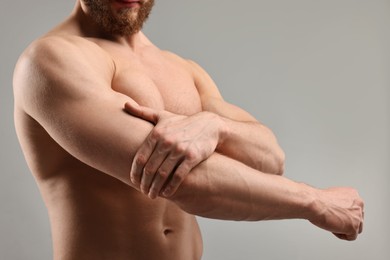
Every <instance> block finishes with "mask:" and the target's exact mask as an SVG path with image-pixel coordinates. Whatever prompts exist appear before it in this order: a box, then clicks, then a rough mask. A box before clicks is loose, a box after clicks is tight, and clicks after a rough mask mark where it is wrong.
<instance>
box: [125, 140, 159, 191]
mask: <svg viewBox="0 0 390 260" xmlns="http://www.w3.org/2000/svg"><path fill="white" fill-rule="evenodd" d="M156 143H157V140H156V139H155V138H153V137H152V135H151V134H150V135H149V136H148V137H147V138H146V140H145V141H144V142H143V143H142V145H141V147H140V148H139V149H138V151H137V153H136V155H135V156H134V159H133V163H132V165H131V170H130V180H131V182H132V183H133V184H135V185H139V184H140V183H141V177H142V173H143V169H144V168H145V165H146V163H147V162H148V161H149V157H150V156H151V154H152V153H153V151H154V148H155V146H156Z"/></svg>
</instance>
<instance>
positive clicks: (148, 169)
mask: <svg viewBox="0 0 390 260" xmlns="http://www.w3.org/2000/svg"><path fill="white" fill-rule="evenodd" d="M144 174H145V175H146V176H151V175H153V174H154V171H153V169H152V168H151V167H145V168H144Z"/></svg>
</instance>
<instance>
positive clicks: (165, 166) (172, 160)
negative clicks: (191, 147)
mask: <svg viewBox="0 0 390 260" xmlns="http://www.w3.org/2000/svg"><path fill="white" fill-rule="evenodd" d="M181 161H182V159H181V156H174V155H172V154H169V155H168V156H167V158H166V159H165V160H164V162H163V163H162V164H161V166H160V168H159V169H158V170H157V173H156V175H155V176H154V179H153V183H152V185H151V187H150V191H149V197H150V198H152V199H154V198H156V197H157V195H158V194H160V193H161V189H162V188H163V186H164V184H166V182H167V180H168V177H169V176H171V175H172V174H173V173H174V171H175V168H176V167H177V165H179V164H180V163H181Z"/></svg>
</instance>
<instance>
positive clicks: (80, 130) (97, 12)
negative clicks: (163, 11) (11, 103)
mask: <svg viewBox="0 0 390 260" xmlns="http://www.w3.org/2000/svg"><path fill="white" fill-rule="evenodd" d="M153 3H154V1H153V0H138V1H135V0H122V1H120V0H111V1H110V0H77V2H76V5H75V8H74V11H73V12H72V14H71V15H70V17H69V18H68V19H66V20H65V21H64V22H63V23H62V24H60V25H59V26H57V27H56V28H54V29H53V30H52V31H50V32H49V33H48V34H46V35H45V36H43V37H42V38H40V39H38V40H37V41H35V42H34V43H32V44H31V45H30V46H29V47H28V48H27V50H26V51H25V52H24V53H23V54H22V55H21V58H20V59H19V61H18V64H17V66H16V69H15V74H14V95H15V125H16V130H17V134H18V137H19V140H20V143H21V146H22V149H23V151H24V154H25V157H26V160H27V162H28V165H29V167H30V169H31V171H32V173H33V174H34V176H35V178H36V180H37V184H38V186H39V189H40V191H41V193H42V196H43V199H44V201H45V204H46V206H47V208H48V212H49V217H50V223H51V229H52V237H53V247H54V258H55V259H65V260H66V259H94V260H96V259H161V260H172V259H177V260H190V259H200V258H201V255H202V239H201V235H200V232H199V228H198V225H197V223H196V220H195V217H194V215H199V216H204V217H209V218H217V219H230V220H245V221H257V220H264V219H288V218H302V219H307V220H309V221H310V222H311V223H313V224H314V225H316V226H318V227H320V228H323V229H325V230H327V231H330V232H332V233H334V234H335V235H336V236H337V237H339V238H341V239H346V240H354V239H356V237H357V236H358V234H359V233H360V232H361V231H362V223H363V201H362V200H361V198H360V197H359V195H358V193H357V192H356V191H355V190H354V189H351V188H344V187H338V188H330V189H325V190H320V189H315V188H312V187H310V186H308V185H305V184H302V183H296V182H293V181H290V180H288V179H286V178H285V177H283V176H281V174H282V173H283V170H284V169H283V163H284V154H283V151H282V150H281V149H280V147H279V146H278V144H277V141H276V139H275V137H274V135H273V134H272V132H271V131H270V130H269V129H268V128H266V127H265V126H263V125H261V124H260V123H259V122H257V121H256V120H255V119H254V118H253V117H252V116H250V115H249V114H248V113H247V112H245V111H243V110H242V109H240V108H237V107H235V106H233V105H230V104H228V103H226V102H225V101H224V100H223V99H222V97H221V95H220V93H219V92H218V89H217V87H216V86H215V84H214V83H213V81H212V80H211V78H210V77H209V76H208V75H207V73H206V72H205V71H204V70H202V68H200V67H199V66H198V65H197V64H195V63H194V62H192V61H188V60H184V59H182V58H180V57H177V56H176V55H174V54H172V53H168V52H166V51H162V50H160V49H158V48H157V47H156V46H154V45H153V44H152V43H151V42H150V41H149V40H148V39H147V38H146V36H145V35H144V34H143V33H142V32H141V31H140V29H141V27H142V24H143V23H144V21H145V20H146V18H147V17H148V14H149V12H150V10H151V9H152V6H153ZM125 104H126V105H125ZM124 105H125V106H124Z"/></svg>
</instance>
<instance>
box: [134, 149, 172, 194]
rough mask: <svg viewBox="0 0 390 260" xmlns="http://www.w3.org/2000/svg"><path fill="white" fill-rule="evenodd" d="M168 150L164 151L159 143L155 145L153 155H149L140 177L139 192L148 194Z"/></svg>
mask: <svg viewBox="0 0 390 260" xmlns="http://www.w3.org/2000/svg"><path fill="white" fill-rule="evenodd" d="M168 153H169V150H167V149H166V147H164V146H163V145H161V144H160V143H159V144H157V146H156V148H155V149H154V151H153V153H152V154H151V155H150V157H149V160H148V162H147V163H146V165H145V167H144V169H143V174H142V177H141V191H142V192H143V193H145V194H149V190H150V187H151V185H152V182H153V180H154V178H155V176H156V173H157V170H158V169H159V168H160V166H161V164H162V163H163V162H164V160H165V159H166V158H167V156H168Z"/></svg>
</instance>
